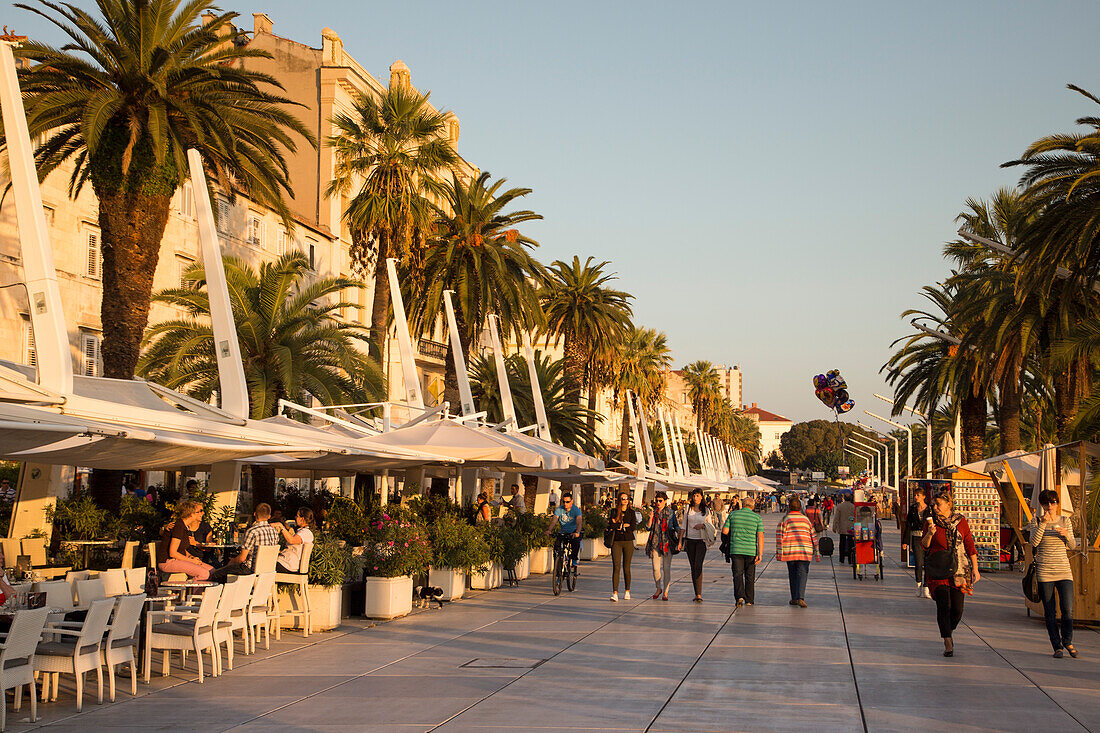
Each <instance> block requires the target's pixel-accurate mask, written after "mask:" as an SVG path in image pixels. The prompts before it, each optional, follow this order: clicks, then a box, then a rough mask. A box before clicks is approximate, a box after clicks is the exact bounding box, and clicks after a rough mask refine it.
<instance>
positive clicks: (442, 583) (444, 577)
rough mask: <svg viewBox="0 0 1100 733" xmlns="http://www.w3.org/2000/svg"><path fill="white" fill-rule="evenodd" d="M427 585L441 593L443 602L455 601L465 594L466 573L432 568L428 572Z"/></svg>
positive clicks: (451, 569)
mask: <svg viewBox="0 0 1100 733" xmlns="http://www.w3.org/2000/svg"><path fill="white" fill-rule="evenodd" d="M428 585H431V586H435V587H436V588H439V589H440V590H442V591H443V600H445V601H457V600H458V599H459V598H461V597H462V594H463V593H465V592H466V572H465V571H463V570H455V569H454V568H432V569H431V570H430V571H428Z"/></svg>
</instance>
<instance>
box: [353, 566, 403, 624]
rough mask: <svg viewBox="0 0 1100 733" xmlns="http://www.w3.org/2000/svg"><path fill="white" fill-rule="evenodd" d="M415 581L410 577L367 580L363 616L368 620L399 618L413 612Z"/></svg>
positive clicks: (401, 576) (371, 577)
mask: <svg viewBox="0 0 1100 733" xmlns="http://www.w3.org/2000/svg"><path fill="white" fill-rule="evenodd" d="M412 593H413V581H412V577H411V576H409V575H400V576H398V577H396V578H376V577H373V576H370V575H368V576H367V578H366V588H365V596H366V597H365V600H364V603H363V615H364V616H366V617H367V618H381V619H388V618H397V617H398V616H404V615H405V614H407V613H408V612H409V611H411V610H412Z"/></svg>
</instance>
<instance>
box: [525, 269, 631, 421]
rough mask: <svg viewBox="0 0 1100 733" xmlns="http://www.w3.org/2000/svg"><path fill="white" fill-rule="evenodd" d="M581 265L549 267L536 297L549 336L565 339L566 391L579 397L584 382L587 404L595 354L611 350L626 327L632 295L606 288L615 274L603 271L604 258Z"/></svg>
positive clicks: (591, 392)
mask: <svg viewBox="0 0 1100 733" xmlns="http://www.w3.org/2000/svg"><path fill="white" fill-rule="evenodd" d="M593 259H594V258H592V257H589V258H588V259H587V260H585V262H584V264H583V265H582V264H581V259H580V257H577V256H576V255H574V256H573V261H572V262H571V263H566V262H562V261H561V260H556V261H555V262H553V263H552V264H551V265H550V267H549V268H548V272H547V278H546V283H545V284H544V285H543V287H542V289H541V291H540V295H539V299H540V301H541V303H542V309H543V313H544V314H545V317H546V328H547V331H548V333H549V334H550V335H552V336H556V337H559V338H561V339H563V340H564V341H565V365H566V366H565V377H566V393H567V395H568V396H569V398H570V399H572V400H574V401H575V402H577V403H579V402H580V395H581V389H582V388H583V387H584V386H587V387H588V391H589V403H590V405H589V406H590V408H591V406H592V404H593V403H594V401H595V384H594V382H595V381H596V380H595V379H593V378H592V377H593V376H594V375H593V371H594V370H593V366H594V364H593V358H594V357H595V356H597V355H600V354H606V353H608V352H609V351H611V350H612V349H613V348H614V347H615V346H616V345H617V344H618V343H619V342H621V341H622V339H623V337H624V335H625V334H626V332H627V329H628V328H629V327H630V317H631V314H632V313H631V309H630V301H631V300H632V299H633V297H634V296H632V295H630V294H629V293H627V292H625V291H622V290H615V289H612V288H610V287H608V283H610V282H611V281H612V280H615V279H617V278H616V276H615V275H613V274H608V273H605V272H604V268H605V267H607V265H608V264H610V263H608V262H606V261H604V262H599V263H596V264H593V263H592V260H593Z"/></svg>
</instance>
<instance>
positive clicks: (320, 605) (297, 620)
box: [278, 583, 352, 631]
mask: <svg viewBox="0 0 1100 733" xmlns="http://www.w3.org/2000/svg"><path fill="white" fill-rule="evenodd" d="M345 585H352V584H350V583H348V584H345ZM344 587H345V586H344V585H333V586H325V585H311V586H309V630H310V631H331V630H332V629H335V628H336V627H337V626H339V625H340V619H342V618H343V617H344V616H345V615H346V613H345V609H346V607H345V605H344V599H345V597H346V596H345V593H344ZM278 603H279V613H280V616H279V625H280V626H281V627H282V628H284V629H300V628H302V624H303V622H304V621H305V618H304V617H302V616H286V615H284V614H286V613H288V612H290V611H299V610H301V609H302V595H301V593H300V592H299V590H298V589H296V588H288V587H287V586H283V588H282V590H281V591H280V592H279V594H278Z"/></svg>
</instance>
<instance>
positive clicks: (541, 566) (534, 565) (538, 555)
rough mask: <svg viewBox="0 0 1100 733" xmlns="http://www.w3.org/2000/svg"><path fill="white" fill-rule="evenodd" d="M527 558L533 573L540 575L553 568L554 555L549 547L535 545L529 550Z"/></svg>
mask: <svg viewBox="0 0 1100 733" xmlns="http://www.w3.org/2000/svg"><path fill="white" fill-rule="evenodd" d="M527 559H528V561H529V563H530V565H531V573H532V574H534V575H542V574H544V573H549V572H550V571H551V570H553V567H552V564H553V562H554V556H553V554H552V553H551V551H550V548H549V547H536V548H535V549H533V550H531V554H529V555H528V556H527Z"/></svg>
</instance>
